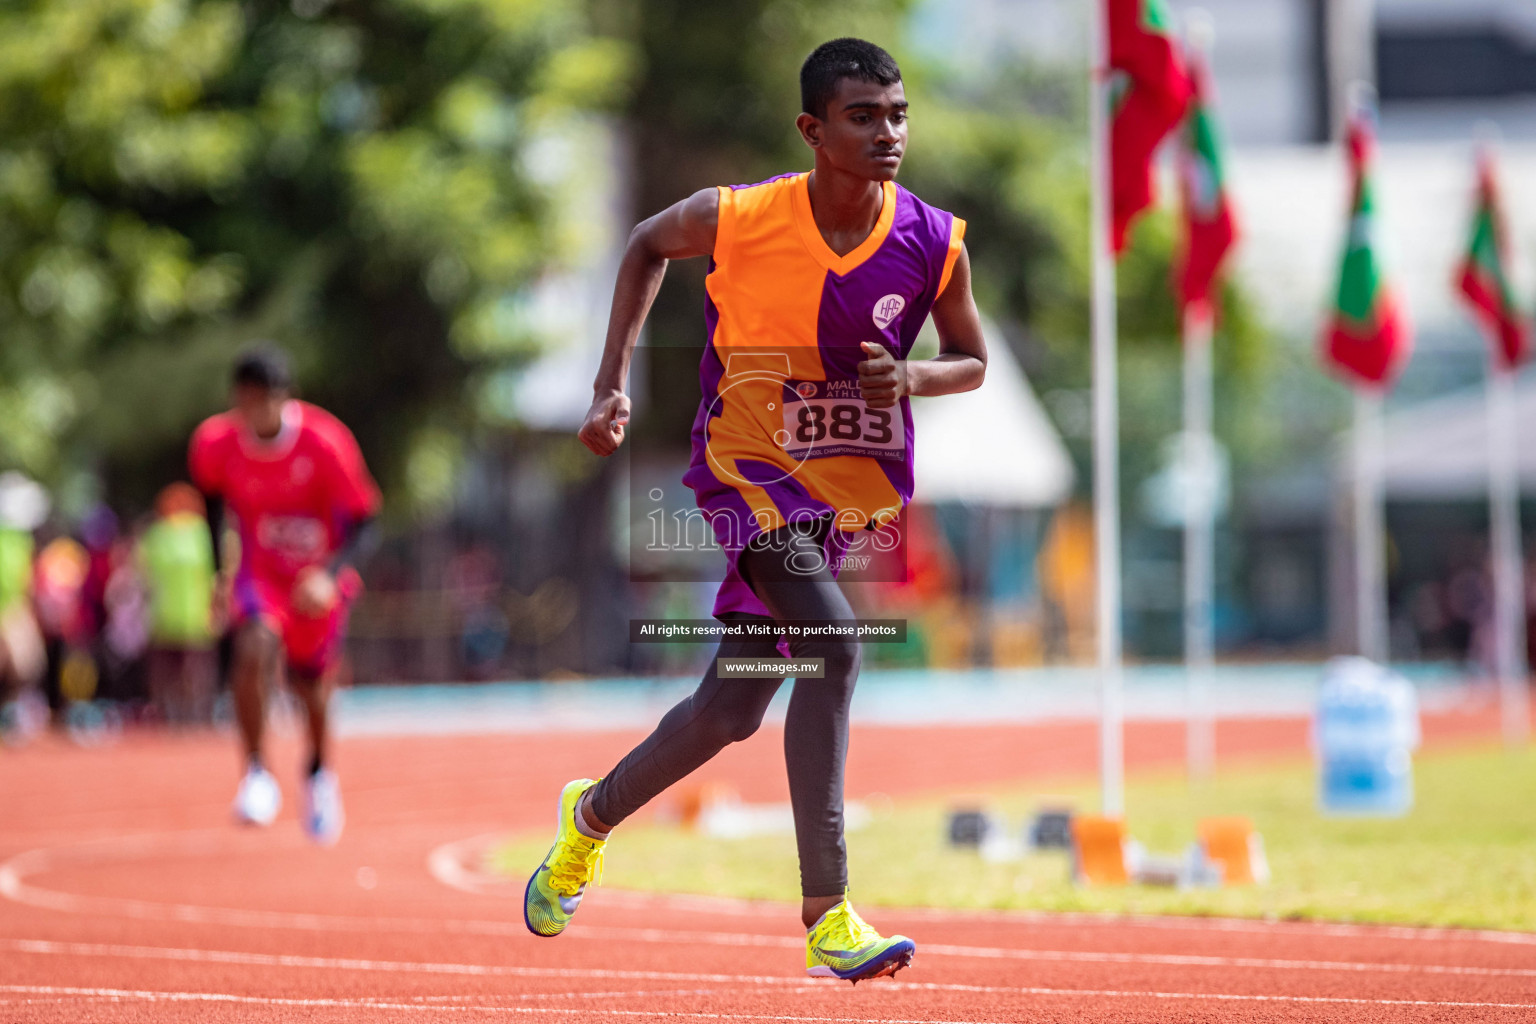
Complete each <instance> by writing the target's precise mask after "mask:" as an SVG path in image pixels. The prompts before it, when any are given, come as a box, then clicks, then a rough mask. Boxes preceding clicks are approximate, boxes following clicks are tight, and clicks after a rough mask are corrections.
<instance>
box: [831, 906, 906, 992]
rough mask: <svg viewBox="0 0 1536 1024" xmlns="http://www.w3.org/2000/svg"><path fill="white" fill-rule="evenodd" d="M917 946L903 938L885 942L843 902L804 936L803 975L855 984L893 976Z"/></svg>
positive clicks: (895, 936) (887, 939)
mask: <svg viewBox="0 0 1536 1024" xmlns="http://www.w3.org/2000/svg"><path fill="white" fill-rule="evenodd" d="M916 955H917V944H916V943H915V942H913V941H912V940H911V939H909V938H907V937H906V936H905V935H892V936H891V937H890V938H885V937H884V936H882V935H881V934H880V933H879V932H877V931H875V930H874V929H873V928H871V927H870V926H869V925H867V924H865V923H864V919H863V918H862V917H860V916H859V915H858V913H857V912H856V911H855V910H854V909H853V904H851V903H849V902H848V900H847V899H846V898H845V899H844V900H843V901H842V902H841V903H839V904H838V905H837V906H835V907H833V908H832V909H831V910H829V911H827V912H826V913H825V914H822V915H821V917H820V919H819V920H817V922H816V923H815V924H814V925H812V926H811V930H810V931H808V932H806V933H805V973H806V974H809V975H810V976H811V977H813V978H841V979H842V980H843V981H851V982H853V983H854V984H858V983H859V982H861V981H863V980H864V979H865V978H881V977H885V976H887V975H891V974H895V973H896V972H897V971H899V970H901V969H902V968H903V967H905V966H907V965H908V964H910V963H911V962H912V958H913V957H914V956H916Z"/></svg>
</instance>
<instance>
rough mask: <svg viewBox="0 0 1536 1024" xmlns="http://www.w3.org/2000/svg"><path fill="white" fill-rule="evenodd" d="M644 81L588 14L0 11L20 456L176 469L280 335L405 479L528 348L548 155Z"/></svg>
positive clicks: (122, 471)
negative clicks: (232, 361)
mask: <svg viewBox="0 0 1536 1024" xmlns="http://www.w3.org/2000/svg"><path fill="white" fill-rule="evenodd" d="M632 70H633V67H632V61H631V50H630V48H629V47H628V46H627V45H626V44H625V43H623V42H622V41H619V40H616V39H613V38H610V37H603V36H600V35H597V34H595V33H594V32H593V30H592V25H591V22H590V17H589V12H588V10H587V8H586V7H585V5H584V4H583V3H581V2H579V0H370V2H368V3H362V2H357V0H352V2H339V3H334V4H333V3H331V2H330V0H292V3H291V4H279V3H273V2H262V0H257V2H250V3H245V4H237V3H233V2H225V0H212V2H194V0H78V2H73V3H68V4H58V3H49V2H46V0H34V2H31V3H23V4H19V5H12V6H8V7H7V8H6V9H5V10H4V11H3V12H0V330H3V331H4V333H5V337H6V344H5V345H4V346H3V347H0V462H3V463H6V464H15V465H20V466H22V467H24V468H27V469H30V470H32V471H33V472H37V473H41V474H44V475H48V474H57V473H58V472H60V471H61V467H65V466H68V465H70V464H71V462H73V463H75V464H79V463H80V462H82V461H83V459H84V458H85V453H90V454H91V456H92V457H96V458H100V459H102V460H104V462H105V465H106V467H107V470H108V471H109V473H115V474H116V475H117V477H118V478H119V479H120V480H121V481H123V482H124V483H125V485H126V486H128V488H129V489H130V490H131V489H132V483H133V482H134V481H136V480H138V479H140V478H141V477H144V478H147V477H148V476H150V475H151V474H147V473H144V472H143V470H144V469H145V468H146V467H147V466H149V465H155V466H158V467H161V468H163V469H164V470H166V471H173V469H174V466H175V464H176V463H177V462H179V449H180V445H181V443H182V441H183V439H184V437H185V432H186V430H187V429H188V428H189V426H190V425H191V423H192V422H193V421H195V419H196V417H197V416H199V415H203V414H206V413H207V412H209V411H212V410H213V409H215V408H217V407H218V405H219V404H220V401H221V398H222V391H223V384H224V373H225V370H226V367H227V363H228V359H229V356H230V354H231V353H232V351H233V350H234V349H235V348H236V347H238V346H239V345H240V344H242V343H244V342H246V341H248V340H250V339H252V338H254V337H267V338H272V339H275V340H277V341H278V342H280V343H282V344H284V345H285V346H287V347H288V348H290V350H292V351H293V352H294V353H295V354H296V356H297V359H298V363H299V367H300V371H301V372H300V378H301V381H302V383H303V385H304V387H305V389H306V391H307V393H308V394H310V395H312V396H314V397H316V398H317V399H318V400H321V401H322V402H325V403H327V404H330V405H332V406H333V407H334V408H335V409H336V411H337V412H338V413H340V414H341V415H342V416H343V417H344V418H345V419H346V420H347V421H348V422H349V423H351V424H353V425H354V428H355V429H356V431H357V433H358V434H359V437H360V439H361V440H362V441H363V444H364V447H365V449H366V450H368V451H369V454H370V455H371V456H372V457H373V459H374V460H375V461H376V462H378V463H380V464H381V467H380V468H381V469H382V470H383V471H384V476H385V478H386V481H387V482H388V481H394V480H403V479H404V477H405V466H406V465H407V464H408V463H409V461H410V457H411V452H412V450H413V444H414V443H415V440H416V439H417V438H419V437H426V438H428V440H429V441H430V439H431V438H433V437H435V436H437V435H440V434H441V432H442V431H443V430H444V429H454V428H455V427H458V426H461V425H462V424H461V423H459V422H458V420H459V419H460V418H461V417H462V415H463V414H462V409H463V403H462V396H463V392H464V385H465V382H466V381H467V380H469V379H470V378H471V376H472V375H473V374H474V373H476V372H477V371H478V370H479V369H481V368H483V367H485V366H487V365H502V364H506V363H509V362H516V361H518V360H520V359H524V358H526V357H527V355H528V354H529V353H530V352H531V351H533V349H534V347H535V339H533V338H530V337H529V336H528V333H527V332H526V331H525V330H524V328H523V323H522V319H521V318H520V316H519V299H520V296H521V295H522V293H523V290H524V289H525V288H526V287H527V285H528V284H529V282H530V281H532V280H533V279H534V278H535V277H536V275H538V274H539V273H540V272H541V270H542V269H543V268H545V267H547V266H549V265H551V264H555V263H558V262H559V260H560V259H561V258H562V252H561V246H560V232H559V225H558V224H556V223H554V218H553V217H552V215H551V213H550V201H549V200H550V196H551V194H552V193H553V192H554V191H556V190H558V189H559V188H560V187H561V181H562V179H563V177H564V169H563V168H562V167H561V166H560V161H559V159H558V152H552V150H555V151H557V150H558V147H552V146H551V144H550V143H551V140H558V138H559V135H560V132H561V130H562V126H564V125H568V124H570V123H571V122H572V121H573V120H574V119H579V118H580V117H582V116H584V115H586V114H589V113H591V112H598V111H606V110H611V109H613V108H615V107H616V106H618V105H621V104H622V103H623V101H624V98H625V88H626V86H627V82H628V80H629V77H630V75H631V73H632ZM155 475H159V474H155ZM163 478H164V477H163V475H162V476H161V479H163Z"/></svg>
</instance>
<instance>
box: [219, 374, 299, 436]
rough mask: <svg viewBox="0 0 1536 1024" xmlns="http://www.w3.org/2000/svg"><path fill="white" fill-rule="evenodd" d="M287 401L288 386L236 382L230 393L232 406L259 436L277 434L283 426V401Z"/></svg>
mask: <svg viewBox="0 0 1536 1024" xmlns="http://www.w3.org/2000/svg"><path fill="white" fill-rule="evenodd" d="M286 401H288V390H287V389H286V388H263V387H257V386H256V385H254V384H236V385H235V386H234V388H233V390H232V391H231V393H230V406H231V407H232V408H233V409H234V410H235V413H236V414H237V415H238V416H239V417H240V418H241V419H242V420H244V421H245V425H246V426H247V427H249V428H250V430H251V432H252V433H254V434H255V435H256V436H257V437H266V438H271V437H276V436H277V434H278V431H280V430H281V429H282V428H283V403H284V402H286Z"/></svg>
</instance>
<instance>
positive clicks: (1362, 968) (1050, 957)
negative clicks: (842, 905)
mask: <svg viewBox="0 0 1536 1024" xmlns="http://www.w3.org/2000/svg"><path fill="white" fill-rule="evenodd" d="M0 949H8V950H12V951H14V952H16V953H22V954H33V955H42V956H50V955H51V956H70V957H115V958H119V959H137V960H173V961H184V962H201V963H222V964H241V965H247V966H262V967H299V968H315V969H320V970H345V971H378V972H390V973H405V972H415V973H420V974H453V975H473V976H482V977H556V978H625V979H631V980H646V981H671V982H683V981H689V982H713V983H725V984H734V985H742V984H749V985H798V986H805V985H806V979H804V978H794V977H782V976H779V975H735V974H703V973H697V972H672V971H630V970H618V969H613V968H584V967H576V968H556V967H518V966H509V965H502V964H465V963H451V962H417V961H400V960H372V959H363V958H355V957H317V956H298V955H294V954H287V953H247V952H240V951H235V950H207V949H185V948H167V947H162V946H130V945H117V944H109V943H91V942H56V941H51V940H42V939H11V940H0ZM919 952H920V953H923V954H927V953H928V952H930V949H929V947H927V946H924V947H922V948H920V949H919ZM993 952H995V953H997V954H1000V955H1006V956H1008V957H1009V958H1012V959H1019V960H1033V961H1045V962H1059V963H1115V964H1152V965H1159V966H1197V967H1206V966H1215V967H1239V968H1257V969H1281V970H1314V971H1344V972H1352V973H1366V972H1385V973H1393V974H1420V973H1422V974H1441V975H1461V976H1472V977H1514V978H1529V977H1536V970H1525V969H1519V968H1498V967H1447V966H1440V965H1416V964H1359V963H1350V962H1347V961H1298V960H1268V959H1261V958H1239V957H1230V958H1219V957H1184V956H1177V955H1159V954H1134V953H1080V952H1067V951H1057V950H1009V949H999V950H993ZM963 955H967V956H975V955H976V953H975V952H974V951H970V950H968V951H967V952H966V953H965V954H963ZM918 984H921V985H925V986H927V987H937V988H942V989H945V990H953V991H967V992H969V991H995V992H1012V991H1015V989H1014V988H1013V987H1011V986H983V987H976V986H966V985H950V984H939V983H914V982H891V983H889V985H882V987H890V985H902V986H912V985H918ZM810 987H813V988H814V987H816V986H815V985H811V986H810Z"/></svg>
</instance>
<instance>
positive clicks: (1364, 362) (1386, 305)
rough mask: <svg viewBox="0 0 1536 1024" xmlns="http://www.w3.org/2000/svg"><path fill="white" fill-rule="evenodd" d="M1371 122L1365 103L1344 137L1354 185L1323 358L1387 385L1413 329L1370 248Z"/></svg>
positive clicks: (1358, 378)
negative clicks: (1346, 137) (1346, 239)
mask: <svg viewBox="0 0 1536 1024" xmlns="http://www.w3.org/2000/svg"><path fill="white" fill-rule="evenodd" d="M1373 122H1374V114H1373V113H1372V112H1371V111H1370V110H1369V109H1364V108H1362V109H1360V110H1357V111H1356V112H1355V113H1354V114H1353V115H1351V117H1350V123H1349V134H1348V139H1347V142H1348V146H1349V166H1350V172H1351V177H1352V178H1353V183H1354V191H1353V198H1352V199H1351V201H1350V212H1349V238H1348V241H1347V242H1346V243H1345V247H1344V259H1343V261H1342V264H1341V265H1340V267H1339V288H1338V293H1337V297H1336V299H1335V300H1334V308H1333V315H1332V316H1331V317H1330V318H1329V322H1328V326H1327V329H1326V330H1325V331H1324V334H1323V358H1324V360H1325V361H1326V362H1327V363H1328V364H1329V365H1330V366H1332V367H1333V368H1334V369H1335V370H1337V371H1339V372H1340V373H1341V374H1342V375H1344V376H1345V377H1346V378H1348V379H1349V380H1350V381H1351V382H1352V383H1355V384H1366V385H1387V384H1389V383H1390V382H1391V380H1392V378H1393V377H1395V376H1396V375H1397V371H1398V370H1400V369H1401V368H1402V366H1403V364H1404V363H1406V362H1407V361H1408V354H1409V352H1411V351H1412V349H1413V334H1412V331H1411V329H1410V328H1409V326H1408V317H1407V314H1406V311H1405V310H1404V309H1403V305H1402V303H1401V301H1399V298H1398V295H1397V293H1396V292H1394V291H1393V289H1392V287H1391V285H1390V284H1388V282H1387V280H1386V275H1385V274H1384V273H1383V272H1382V268H1381V263H1380V261H1379V259H1378V258H1377V254H1376V203H1375V188H1374V185H1373V182H1372V172H1373V167H1372V164H1373V162H1374V159H1375V150H1376V140H1375V130H1374V124H1373Z"/></svg>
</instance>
